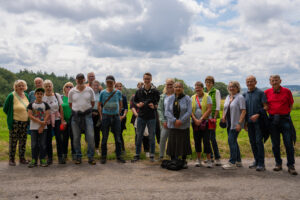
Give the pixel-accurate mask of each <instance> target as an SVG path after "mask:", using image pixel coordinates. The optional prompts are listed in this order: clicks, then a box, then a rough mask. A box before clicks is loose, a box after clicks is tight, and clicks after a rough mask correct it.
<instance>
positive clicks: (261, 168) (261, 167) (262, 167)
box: [256, 166, 266, 172]
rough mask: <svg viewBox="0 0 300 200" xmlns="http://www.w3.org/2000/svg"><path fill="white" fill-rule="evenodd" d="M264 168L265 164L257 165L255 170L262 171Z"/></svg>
mask: <svg viewBox="0 0 300 200" xmlns="http://www.w3.org/2000/svg"><path fill="white" fill-rule="evenodd" d="M265 170H266V168H265V166H257V167H256V171H258V172H262V171H265Z"/></svg>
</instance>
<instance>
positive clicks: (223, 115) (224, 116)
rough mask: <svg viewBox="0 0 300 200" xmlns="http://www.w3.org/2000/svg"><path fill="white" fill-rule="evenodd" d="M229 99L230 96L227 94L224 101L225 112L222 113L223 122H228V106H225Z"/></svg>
mask: <svg viewBox="0 0 300 200" xmlns="http://www.w3.org/2000/svg"><path fill="white" fill-rule="evenodd" d="M228 100H229V96H227V97H226V99H225V101H224V108H223V114H222V119H221V121H222V122H223V123H224V122H226V107H225V105H226V103H227V101H228Z"/></svg>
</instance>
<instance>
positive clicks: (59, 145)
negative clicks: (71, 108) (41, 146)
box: [47, 120, 64, 160]
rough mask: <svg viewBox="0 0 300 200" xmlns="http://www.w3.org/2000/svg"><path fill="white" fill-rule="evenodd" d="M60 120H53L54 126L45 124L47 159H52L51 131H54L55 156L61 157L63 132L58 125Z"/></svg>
mask: <svg viewBox="0 0 300 200" xmlns="http://www.w3.org/2000/svg"><path fill="white" fill-rule="evenodd" d="M60 123H61V121H60V120H55V127H52V125H51V124H49V125H48V126H47V128H48V129H47V156H48V159H50V160H52V159H53V147H52V137H53V135H52V132H54V135H55V139H56V150H57V156H58V158H61V157H62V155H63V141H64V137H63V132H64V131H60V129H59V126H60Z"/></svg>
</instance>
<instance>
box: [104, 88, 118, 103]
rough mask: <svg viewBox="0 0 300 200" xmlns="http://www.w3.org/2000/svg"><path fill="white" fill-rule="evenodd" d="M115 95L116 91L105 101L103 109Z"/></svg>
mask: <svg viewBox="0 0 300 200" xmlns="http://www.w3.org/2000/svg"><path fill="white" fill-rule="evenodd" d="M116 93H117V90H115V91H114V92H113V93H112V94H111V95H110V96H109V97H108V98H107V99H106V101H105V102H104V103H103V107H104V106H105V104H106V103H107V102H108V101H109V100H110V99H111V98H112V97H113V96H114V95H115V94H116Z"/></svg>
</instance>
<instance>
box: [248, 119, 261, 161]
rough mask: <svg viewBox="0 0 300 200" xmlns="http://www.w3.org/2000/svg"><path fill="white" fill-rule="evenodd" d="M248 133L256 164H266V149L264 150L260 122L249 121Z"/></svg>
mask: <svg viewBox="0 0 300 200" xmlns="http://www.w3.org/2000/svg"><path fill="white" fill-rule="evenodd" d="M248 135H249V140H250V144H251V149H252V152H253V156H254V159H255V163H256V165H258V166H264V165H265V150H264V142H263V134H262V132H261V129H260V126H259V123H258V122H254V123H252V122H249V123H248Z"/></svg>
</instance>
